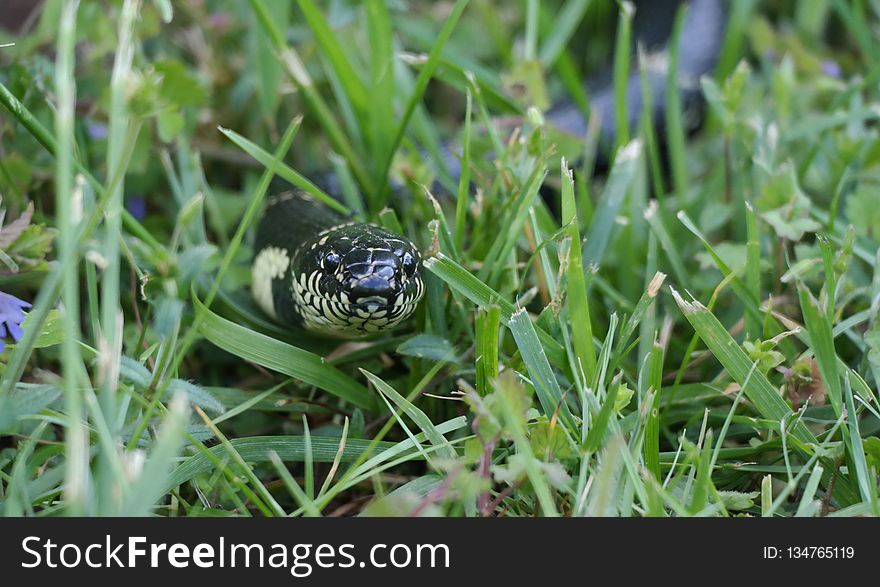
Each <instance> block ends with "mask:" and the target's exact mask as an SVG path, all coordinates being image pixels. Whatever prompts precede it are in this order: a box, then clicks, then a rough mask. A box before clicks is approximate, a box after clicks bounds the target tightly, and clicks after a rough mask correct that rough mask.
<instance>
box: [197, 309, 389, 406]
mask: <svg viewBox="0 0 880 587" xmlns="http://www.w3.org/2000/svg"><path fill="white" fill-rule="evenodd" d="M193 305H194V306H195V309H196V315H197V316H199V317H200V320H201V324H200V326H199V332H200V333H201V334H202V335H203V336H204V337H205V338H207V339H208V340H209V341H211V342H212V343H214V344H215V345H217V346H218V347H220V348H222V349H223V350H225V351H227V352H230V353H232V354H233V355H236V356H237V357H241V358H242V359H245V360H247V361H252V362H254V363H256V364H258V365H261V366H263V367H266V368H267V369H271V370H273V371H277V372H278V373H283V374H285V375H289V376H290V377H295V378H296V379H299V380H301V381H303V382H305V383H308V384H309V385H314V386H315V387H317V388H319V389H323V390H324V391H326V392H327V393H330V394H331V395H335V396H337V397H339V398H341V399H344V400H345V401H347V402H349V403H351V404H353V405H355V406H358V407H360V408H370V407H371V406H372V405H373V400H372V398H371V397H370V392H369V391H367V388H366V387H364V386H363V385H361V384H360V383H358V382H357V381H355V380H354V379H352V378H351V377H349V376H348V375H346V374H344V373H343V372H342V371H340V370H339V369H337V368H336V367H334V366H332V365H330V364H329V363H327V362H326V361H325V360H324V359H323V358H322V357H320V356H318V355H315V354H313V353H310V352H308V351H304V350H302V349H299V348H297V347H295V346H292V345H289V344H287V343H283V342H281V341H278V340H275V339H274V338H270V337H268V336H266V335H264V334H260V333H258V332H254V331H253V330H250V329H248V328H245V327H244V326H241V325H240V324H235V323H234V322H230V321H229V320H226V319H225V318H221V317H220V316H218V315H217V314H214V313H213V312H211V310H209V309H207V308H206V307H205V306H204V304H202V302H201V301H200V300H199V299H198V298H197V297H195V296H193Z"/></svg>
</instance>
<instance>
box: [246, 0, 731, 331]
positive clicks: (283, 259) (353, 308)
mask: <svg viewBox="0 0 880 587" xmlns="http://www.w3.org/2000/svg"><path fill="white" fill-rule="evenodd" d="M636 4H638V5H643V6H644V7H646V8H648V7H651V9H656V7H657V6H658V5H664V6H665V7H666V10H667V11H674V9H675V7H677V5H678V4H679V1H678V0H668V1H665V2H654V3H653V4H652V3H651V0H645V1H642V2H638V3H636ZM724 21H725V19H724V11H723V9H722V6H721V0H691V1H690V2H689V10H688V17H687V19H686V21H685V23H684V26H683V29H682V35H681V41H680V46H679V55H680V62H679V79H678V80H677V82H678V86H679V90H680V92H681V95H682V97H683V104H684V109H685V112H686V113H687V112H693V111H694V106H695V105H696V104H697V103H699V102H700V101H701V100H702V94H701V92H700V90H699V83H698V81H699V77H700V76H702V75H703V74H705V73H708V72H709V71H711V69H712V68H713V67H714V65H715V61H716V59H717V55H718V52H719V50H720V46H721V40H722V37H723V30H724ZM641 29H642V32H647V33H648V35H647V36H650V34H656V33H657V25H656V24H655V25H654V26H651V24H650V23H649V25H648V26H645V27H641ZM665 33H666V34H665V36H668V31H665ZM636 36H637V38H640V30H639V28H638V27H637V28H636ZM665 53H668V52H667V51H663V50H661V51H657V52H656V53H655V55H656V58H655V59H653V60H652V61H651V62H649V68H648V71H647V74H648V75H647V81H648V87H649V89H650V91H651V95H652V96H653V97H654V100H653V111H652V112H651V116H652V122H653V123H654V125H655V126H656V127H658V128H662V126H663V120H664V118H663V115H664V113H665V101H664V99H663V98H664V95H665V84H666V78H667V74H666V67H667V65H666V62H665V61H664V56H665ZM641 92H642V86H641V80H640V78H639V75H638V74H634V75H633V76H632V77H631V78H630V79H629V80H628V84H627V109H628V115H629V123H630V126H634V125H635V123H636V122H637V121H638V117H639V116H640V115H641V112H642V93H641ZM590 93H591V94H592V96H593V99H592V109H593V111H594V112H596V114H597V116H598V118H599V121H600V129H601V137H600V147H603V148H606V149H607V148H608V147H609V146H610V145H612V144H613V143H614V136H615V129H614V102H613V100H614V93H613V89H612V88H611V87H610V85H606V86H605V87H600V88H598V89H595V90H594V91H592V92H590ZM547 120H548V122H549V123H550V124H552V125H554V126H556V127H557V128H558V129H560V130H563V131H565V132H568V133H570V134H573V135H576V136H578V137H583V136H586V133H587V127H588V125H587V121H586V120H585V118H584V116H583V114H582V113H581V111H580V110H579V109H578V108H576V107H575V106H574V105H572V104H570V103H562V104H559V105H557V106H555V107H554V108H552V109H551V110H550V111H549V112H548V114H547ZM689 126H693V125H692V124H690V125H689ZM448 159H449V161H447V163H448V162H452V163H453V165H450V166H448V167H454V163H455V162H456V161H457V159H456V158H455V157H454V156H452V155H451V153H450V157H448ZM450 171H452V172H453V174H454V175H455V171H456V170H455V169H454V168H453V169H450ZM251 274H252V275H251V276H252V285H251V292H252V295H253V297H254V299H255V301H256V302H257V304H258V305H259V306H260V307H261V308H262V310H263V311H264V312H265V313H266V314H268V315H269V316H270V317H272V318H273V319H275V320H276V321H278V322H280V323H282V324H285V325H291V326H296V327H300V328H305V329H306V330H309V331H312V332H315V333H319V334H323V335H329V336H335V337H341V338H359V337H363V336H369V335H371V334H375V333H377V332H382V331H385V330H389V329H391V328H393V327H395V326H397V325H398V324H400V323H401V322H403V321H404V320H406V319H407V318H408V317H409V316H411V315H412V314H413V312H414V311H415V309H416V306H417V305H418V303H419V301H420V300H421V298H422V296H423V294H424V291H425V287H424V283H423V281H422V276H421V255H420V254H419V251H418V249H417V247H416V246H415V245H414V244H413V243H412V241H410V240H409V239H407V238H406V237H404V236H402V235H399V234H395V233H393V232H391V231H388V230H386V229H384V228H381V227H379V226H376V225H373V224H367V223H358V222H353V221H351V220H350V219H347V218H345V217H343V216H341V215H340V214H338V213H336V212H333V211H332V210H330V209H329V208H327V207H326V206H323V205H321V204H319V203H317V202H315V201H314V200H313V199H311V197H310V196H308V195H307V194H306V193H305V192H302V191H297V190H293V191H286V192H282V193H279V194H276V195H274V196H272V197H270V198H269V201H268V203H267V206H266V209H265V211H264V214H263V217H262V219H261V220H260V223H259V226H258V228H257V235H256V242H255V244H254V259H253V262H252V265H251Z"/></svg>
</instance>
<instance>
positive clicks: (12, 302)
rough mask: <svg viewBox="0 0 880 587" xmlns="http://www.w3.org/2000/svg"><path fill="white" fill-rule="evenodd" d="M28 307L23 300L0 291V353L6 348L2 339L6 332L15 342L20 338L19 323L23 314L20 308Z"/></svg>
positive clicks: (22, 319)
mask: <svg viewBox="0 0 880 587" xmlns="http://www.w3.org/2000/svg"><path fill="white" fill-rule="evenodd" d="M30 307H31V305H30V304H29V303H27V302H25V301H24V300H20V299H18V298H17V297H15V296H12V295H9V294H7V293H3V292H2V291H0V353H2V352H3V350H4V349H5V348H6V344H5V342H4V340H3V339H5V338H6V335H7V334H9V336H11V337H12V340H13V341H15V342H18V339H20V338H21V323H22V322H23V321H24V316H25V314H24V312H23V311H22V310H23V309H25V308H30Z"/></svg>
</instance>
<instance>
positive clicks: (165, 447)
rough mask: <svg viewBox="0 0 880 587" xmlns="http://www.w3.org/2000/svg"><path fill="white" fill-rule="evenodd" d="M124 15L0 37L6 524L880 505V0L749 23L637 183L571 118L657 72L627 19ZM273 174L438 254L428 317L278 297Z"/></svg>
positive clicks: (262, 6) (539, 9) (764, 12)
mask: <svg viewBox="0 0 880 587" xmlns="http://www.w3.org/2000/svg"><path fill="white" fill-rule="evenodd" d="M112 6H113V8H112V9H111V10H109V11H102V9H99V7H98V6H97V3H77V2H74V1H70V0H48V1H47V2H46V4H45V9H44V12H43V15H42V17H41V19H39V22H38V23H37V24H36V26H35V28H34V29H33V30H32V31H30V32H29V33H27V34H24V35H22V36H19V37H13V36H11V35H9V34H7V33H5V32H0V105H2V107H3V108H2V109H0V136H2V137H3V139H2V143H0V194H2V197H3V199H2V208H3V209H4V210H5V220H4V221H3V222H4V224H3V228H2V230H0V252H2V255H0V263H2V265H0V290H2V291H3V292H6V293H10V294H14V295H15V296H17V297H19V298H20V299H23V300H27V301H30V302H32V303H33V307H32V308H31V309H30V311H29V313H28V316H27V319H26V321H25V323H24V331H23V335H22V337H21V338H20V339H19V340H18V341H17V342H13V341H12V340H7V341H6V342H7V344H6V345H5V347H6V348H5V350H4V351H3V352H0V377H2V379H0V512H3V513H4V514H6V515H34V516H50V515H160V516H220V515H240V516H249V515H266V516H288V515H297V516H298V515H303V516H316V515H317V516H324V515H353V514H360V513H365V514H371V513H372V514H382V515H389V514H393V515H404V516H405V515H412V514H419V513H426V512H431V513H441V514H443V515H449V516H582V515H611V516H653V517H668V516H691V515H696V516H724V517H731V516H741V515H748V516H777V517H787V516H849V515H878V514H880V500H878V475H877V469H878V467H880V438H878V433H880V403H878V399H877V385H878V382H877V376H878V374H880V320H878V310H880V301H878V300H880V272H878V263H880V255H878V239H880V231H878V229H877V226H880V216H878V214H877V210H880V199H878V196H877V193H878V191H877V189H876V188H877V184H878V183H880V158H878V154H877V149H876V148H875V145H876V137H877V131H876V127H875V125H876V119H877V114H876V104H877V101H878V94H877V88H876V83H875V82H876V79H877V75H878V74H877V72H878V71H880V70H877V69H876V67H875V65H874V64H875V63H876V62H877V61H876V59H875V56H876V55H878V54H880V44H878V42H877V41H876V39H875V38H874V35H872V34H871V30H872V28H873V27H875V26H876V25H877V22H878V17H880V14H878V13H877V6H876V4H875V3H861V2H853V3H851V2H845V1H840V2H816V3H798V4H797V6H796V7H793V8H792V9H791V10H790V11H789V12H786V11H784V10H779V9H778V8H777V9H774V10H772V11H771V10H770V8H769V7H768V6H765V3H761V2H742V3H736V6H735V8H734V10H733V11H732V13H731V15H730V21H729V26H728V29H727V30H728V32H727V37H726V39H725V40H724V43H723V46H722V53H721V55H720V61H719V67H718V71H717V74H716V76H714V77H712V78H704V79H703V80H701V85H702V88H703V92H704V94H705V96H706V98H707V100H708V117H707V120H706V122H705V124H704V126H703V129H702V131H701V132H700V133H698V134H697V135H694V136H691V137H688V136H687V134H686V132H685V130H684V126H685V125H684V117H683V114H684V113H683V112H682V110H681V108H682V105H681V103H680V100H679V99H678V97H677V95H676V93H675V92H674V91H672V90H669V91H667V92H666V95H665V96H651V97H650V100H651V101H654V102H656V101H657V100H661V99H662V100H664V103H665V104H666V114H665V121H666V123H667V128H666V131H665V133H658V132H657V129H654V128H653V127H651V126H650V125H647V124H639V125H634V126H633V127H631V128H628V129H627V130H626V132H625V133H621V134H620V135H618V137H617V142H618V144H617V145H615V153H614V154H613V156H612V157H610V161H609V166H608V167H609V168H608V170H607V171H599V170H596V171H594V167H596V166H595V165H594V163H595V162H596V143H595V141H596V136H595V134H593V135H591V136H588V137H584V138H583V139H584V140H579V139H581V137H576V138H575V140H572V138H571V137H565V136H560V135H559V133H558V132H555V130H554V129H553V128H551V126H550V125H549V124H548V123H547V122H546V121H545V115H544V109H545V108H546V106H547V102H548V97H550V98H552V101H556V100H559V99H563V98H569V99H572V100H574V102H575V103H576V104H579V105H581V106H582V107H585V108H586V107H588V102H589V92H586V93H585V92H584V91H583V88H582V87H581V86H580V80H581V79H582V77H584V76H585V75H586V76H587V77H589V75H592V74H595V73H596V72H597V70H603V71H606V72H609V73H610V74H611V75H609V79H610V80H611V82H610V83H612V84H614V85H615V91H616V95H618V96H624V95H625V92H624V91H623V90H624V89H625V88H624V86H623V83H624V82H625V81H626V80H627V79H628V78H629V77H630V75H631V72H632V71H637V70H638V69H639V68H641V69H642V72H643V73H644V67H645V61H644V59H642V56H641V51H640V49H639V48H637V47H635V48H634V47H632V46H631V44H630V43H629V42H627V38H628V37H630V36H634V35H635V34H636V30H635V28H634V21H631V15H629V14H628V12H625V14H624V15H623V17H621V18H616V17H617V15H616V11H617V10H618V9H622V10H624V11H628V10H629V5H628V4H624V5H622V8H620V7H619V6H618V5H616V4H613V3H608V4H607V5H606V3H596V2H593V3H591V2H585V1H583V0H565V1H560V2H558V3H555V4H554V5H553V7H552V8H550V7H548V6H547V5H544V4H543V3H539V2H532V1H529V2H523V3H519V4H516V5H507V4H505V5H504V6H502V4H501V3H499V2H494V1H493V0H473V1H472V2H468V1H466V0H459V1H457V2H451V1H450V2H442V3H420V2H414V3H412V5H411V6H410V7H409V10H406V11H405V10H402V9H401V7H400V6H399V5H398V4H397V3H386V2H382V1H378V0H377V1H369V2H365V3H354V2H352V3H348V2H339V3H333V6H332V7H331V8H327V7H325V6H324V4H323V3H317V2H312V1H305V0H302V1H298V2H296V3H295V5H293V6H292V7H286V8H284V7H282V6H281V3H269V2H264V1H263V0H251V1H250V2H248V3H219V2H218V3H212V2H206V3H203V4H200V5H193V6H183V5H180V6H174V11H173V12H172V7H171V4H170V3H168V2H141V1H139V0H124V1H122V2H118V3H115V4H113V5H112ZM555 15H560V16H559V18H555ZM563 15H564V16H563ZM438 17H439V18H438ZM682 19H683V13H680V14H679V15H678V17H677V19H676V22H677V23H679V24H680V23H681V22H683V20H682ZM438 20H439V23H438ZM674 34H680V33H679V31H678V28H676V32H675V33H674ZM596 55H599V56H602V58H601V59H599V58H597V57H594V56H596ZM678 57H679V56H676V55H671V56H670V63H671V66H672V67H675V66H676V64H677V63H679V59H678ZM111 61H112V62H113V64H114V65H113V69H112V72H111V73H110V74H109V75H108V73H107V71H106V68H105V66H104V64H105V63H109V62H111ZM603 64H604V65H603ZM648 104H649V103H648V102H646V105H645V106H644V107H645V108H646V111H647V109H648V108H649V105H648ZM625 114H626V110H625V108H624V105H623V102H622V101H620V102H619V103H618V106H617V109H616V111H615V118H616V119H617V120H618V121H623V120H625ZM623 126H625V125H623ZM443 141H450V142H452V143H453V144H457V145H461V149H460V151H459V152H460V163H461V168H462V170H463V173H461V174H460V175H459V176H453V175H452V174H450V173H449V170H448V163H449V162H444V161H440V158H439V157H438V155H439V153H440V151H441V147H440V145H441V144H442V142H443ZM661 145H667V146H668V149H667V150H666V151H665V152H661V149H660V147H661ZM329 170H333V171H334V172H335V173H336V175H337V178H338V179H339V185H340V186H341V190H342V192H343V194H342V195H343V198H342V202H339V201H337V200H335V199H333V198H332V197H331V196H330V195H328V193H327V191H329V190H328V188H327V186H326V185H325V182H324V181H322V174H323V173H324V172H326V171H329ZM275 176H278V177H281V178H283V179H285V180H287V181H288V182H290V183H292V184H294V185H296V186H297V187H299V188H301V189H304V190H305V191H307V192H309V193H311V194H312V195H313V196H314V197H315V198H316V199H318V200H319V201H321V202H323V203H325V204H326V205H328V206H331V207H334V208H336V209H337V210H339V211H341V212H347V211H349V210H351V211H354V213H355V214H357V215H361V216H363V217H364V218H367V219H370V220H373V221H376V222H379V223H381V224H383V225H385V226H389V227H394V228H395V229H397V230H400V231H402V232H403V233H405V234H406V235H408V236H409V237H411V238H412V239H413V240H414V241H416V242H417V243H418V244H419V246H420V247H421V249H422V251H423V253H424V256H425V259H426V260H425V264H424V272H425V274H426V275H425V279H426V289H427V294H426V298H425V300H424V302H423V303H422V306H421V308H420V309H419V311H418V312H417V315H416V317H415V318H414V319H413V320H411V321H410V322H409V323H408V324H406V325H405V326H404V327H403V328H401V329H400V330H398V331H395V332H393V333H390V334H387V335H382V336H380V337H378V338H375V339H372V340H369V341H365V342H360V343H357V344H353V343H344V342H339V341H334V340H326V339H321V338H315V337H311V336H305V335H303V334H302V333H299V332H293V331H290V330H287V329H284V328H282V327H279V326H278V325H276V324H273V323H271V322H269V321H268V320H267V319H266V318H265V317H263V316H262V315H261V314H260V313H259V311H258V310H256V308H255V307H254V305H253V303H252V302H251V301H250V299H249V296H248V294H247V289H248V282H249V268H248V265H249V261H250V257H251V243H252V239H253V229H254V225H255V221H256V219H257V217H258V215H259V213H260V210H261V206H262V202H263V199H264V198H265V196H266V194H267V193H270V192H271V190H273V189H275V187H274V185H273V183H272V180H273V178H274V177H275ZM28 201H33V202H34V204H35V213H34V216H33V218H32V219H30V220H29V221H22V222H19V223H17V224H16V223H14V222H13V221H14V219H16V218H18V217H20V216H22V215H23V214H24V213H25V211H26V210H27V202H28ZM0 216H3V215H2V214H0ZM25 220H27V219H26V218H25ZM413 504H416V506H415V507H414V506H413Z"/></svg>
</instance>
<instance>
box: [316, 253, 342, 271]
mask: <svg viewBox="0 0 880 587" xmlns="http://www.w3.org/2000/svg"><path fill="white" fill-rule="evenodd" d="M341 261H342V259H340V258H339V254H338V253H336V252H335V251H330V252H329V253H327V255H325V256H324V259H323V260H322V261H321V267H323V268H324V270H325V271H328V272H330V273H335V272H336V270H337V269H339V263H340V262H341Z"/></svg>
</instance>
